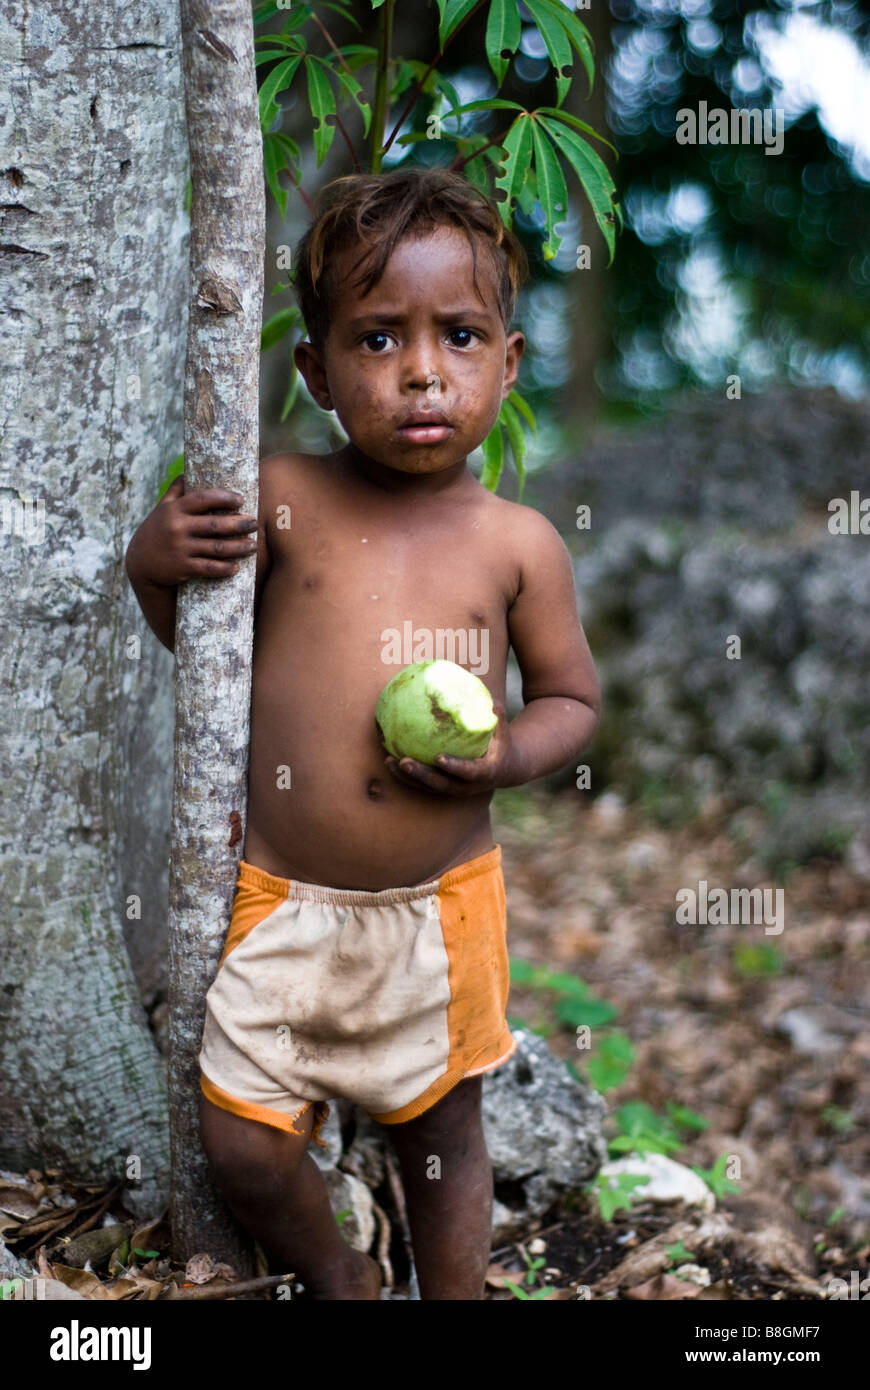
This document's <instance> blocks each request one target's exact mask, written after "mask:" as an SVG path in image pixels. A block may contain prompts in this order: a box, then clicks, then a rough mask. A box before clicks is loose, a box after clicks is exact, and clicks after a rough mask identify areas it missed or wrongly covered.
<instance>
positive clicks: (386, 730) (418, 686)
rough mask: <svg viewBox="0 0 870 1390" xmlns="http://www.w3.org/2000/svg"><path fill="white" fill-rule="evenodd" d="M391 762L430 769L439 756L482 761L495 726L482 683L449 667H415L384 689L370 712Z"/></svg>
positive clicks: (431, 664)
mask: <svg viewBox="0 0 870 1390" xmlns="http://www.w3.org/2000/svg"><path fill="white" fill-rule="evenodd" d="M375 719H376V720H377V723H378V727H379V728H380V730H381V736H382V738H383V741H384V746H385V747H386V749H387V752H388V753H392V755H393V757H394V758H416V759H417V761H418V762H421V763H428V764H429V765H430V766H432V765H433V764H434V763H435V761H436V759H437V758H438V756H439V754H441V753H449V754H451V755H452V756H453V757H455V758H482V757H483V755H484V753H485V752H486V750H487V748H488V747H489V744H490V740H491V738H492V735H493V730H494V729H495V726H496V724H497V723H498V715H497V714H496V712H495V710H494V708H493V703H492V696H491V695H490V693H489V691H488V690H487V688H486V686H485V685H484V683H483V681H482V680H479V679H478V677H477V676H475V675H472V673H471V672H470V671H466V670H465V668H464V667H463V666H457V665H456V663H455V662H454V661H443V660H440V659H439V660H436V661H415V662H414V663H413V664H412V665H410V666H405V667H404V668H403V669H402V670H401V671H399V672H398V674H397V675H395V676H393V679H392V680H391V681H388V683H387V684H386V685H385V686H384V688H383V690H382V691H381V693H380V695H379V696H378V703H377V705H376V707H375Z"/></svg>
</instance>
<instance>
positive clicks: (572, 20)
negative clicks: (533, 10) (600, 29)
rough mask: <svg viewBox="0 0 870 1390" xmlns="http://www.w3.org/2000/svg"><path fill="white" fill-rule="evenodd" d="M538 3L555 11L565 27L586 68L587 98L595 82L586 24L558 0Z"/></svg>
mask: <svg viewBox="0 0 870 1390" xmlns="http://www.w3.org/2000/svg"><path fill="white" fill-rule="evenodd" d="M539 3H543V4H545V5H548V6H549V7H550V8H551V9H553V10H554V11H555V14H556V18H557V19H558V21H559V23H560V24H561V25H563V27H564V28H565V30H566V32H567V34H568V38H569V39H570V41H571V43H572V45H573V46H574V48H575V49H576V50H577V52H578V53H579V55H580V61H581V63H582V64H583V66H584V68H585V69H586V76H587V77H588V78H589V91H588V92H587V94H586V96H587V100H588V98H589V97H591V95H592V87H593V84H594V82H595V63H594V61H593V56H592V55H593V52H594V44H593V42H592V35H591V34H590V32H589V30H588V29H587V28H586V25H585V24H582V23H581V21H580V20H579V19H578V18H577V16H576V14H574V13H573V11H572V10H569V9H568V7H567V5H561V4H559V0H539Z"/></svg>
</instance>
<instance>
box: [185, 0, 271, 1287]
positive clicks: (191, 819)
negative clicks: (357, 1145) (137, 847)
mask: <svg viewBox="0 0 870 1390" xmlns="http://www.w3.org/2000/svg"><path fill="white" fill-rule="evenodd" d="M181 16H182V35H183V49H184V79H185V98H186V104H187V129H188V139H189V145H190V167H191V178H192V181H193V206H192V212H191V245H190V306H189V324H188V340H187V369H186V373H185V399H184V442H185V489H186V490H187V491H192V490H195V489H197V488H202V487H210V486H215V485H222V486H225V487H232V488H233V489H234V490H235V491H236V492H239V493H241V494H242V496H243V497H244V507H243V510H244V511H245V512H248V513H251V514H253V515H255V516H256V514H257V493H258V488H257V479H258V430H257V416H258V399H257V393H258V375H259V338H260V326H261V315H262V300H263V254H264V238H265V195H264V184H263V154H262V140H261V135H260V124H259V115H258V109H257V84H256V75H255V69H254V48H253V40H254V35H253V26H252V19H251V5H250V0H182V4H181ZM254 572H255V560H254V557H253V556H252V557H251V558H250V559H248V560H245V561H243V562H242V564H241V567H240V570H239V573H238V574H237V575H236V576H235V577H234V578H233V579H231V580H224V581H222V582H220V583H215V582H214V581H211V582H209V581H189V582H188V583H186V584H184V585H182V586H181V588H180V590H179V599H178V614H177V620H176V643H175V658H176V704H175V713H176V720H175V782H174V793H173V809H172V854H171V865H170V915H169V943H170V983H169V1008H170V1048H169V1076H170V1132H171V1147H172V1201H171V1222H172V1236H173V1249H174V1253H175V1255H176V1258H179V1259H187V1258H189V1257H190V1255H192V1254H195V1253H196V1252H198V1251H208V1252H209V1253H210V1254H212V1255H214V1256H215V1257H217V1258H221V1259H224V1260H227V1261H228V1262H229V1263H231V1264H232V1265H233V1266H234V1267H235V1268H236V1269H237V1270H238V1272H239V1273H240V1274H244V1273H247V1272H248V1271H249V1270H250V1269H251V1266H252V1260H251V1244H250V1242H249V1241H248V1240H247V1238H246V1237H245V1236H244V1234H243V1233H242V1232H241V1230H240V1228H239V1227H238V1226H237V1225H236V1223H235V1222H234V1221H233V1219H232V1217H231V1215H230V1213H229V1211H228V1210H227V1208H226V1206H225V1204H224V1203H223V1201H222V1199H221V1198H220V1196H219V1194H218V1193H217V1191H216V1190H215V1189H214V1188H213V1187H212V1185H211V1183H210V1181H209V1176H208V1167H207V1164H206V1160H205V1155H204V1153H203V1151H202V1147H201V1144H200V1138H199V1064H198V1060H197V1059H198V1054H199V1049H200V1043H201V1039H202V1028H203V1021H204V1016H205V995H206V992H207V990H208V987H209V985H210V984H211V982H212V980H213V978H214V975H215V971H216V969H217V963H218V960H219V957H220V953H221V949H222V947H223V942H224V938H225V936H226V931H227V928H228V926H229V920H230V912H231V908H232V899H233V894H234V890H235V880H236V874H237V866H238V861H239V857H240V849H241V843H242V840H243V833H244V830H243V827H244V820H245V813H246V798H247V765H248V752H249V709H250V687H251V651H252V638H253V588H254Z"/></svg>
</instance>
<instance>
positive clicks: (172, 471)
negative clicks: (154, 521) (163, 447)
mask: <svg viewBox="0 0 870 1390" xmlns="http://www.w3.org/2000/svg"><path fill="white" fill-rule="evenodd" d="M183 472H184V454H176V455H175V458H174V459H173V460H172V462H171V463H170V465H169V467H168V468H167V470H166V473H165V474H164V477H163V481H162V483H161V484H160V486H159V488H158V489H157V501H158V502H159V501H160V499H161V497H162V496H163V494H164V492H166V491H167V489H168V488H170V487H171V486H172V484H173V483H174V482H175V479H176V478H179V477H180V476H181V474H182V473H183Z"/></svg>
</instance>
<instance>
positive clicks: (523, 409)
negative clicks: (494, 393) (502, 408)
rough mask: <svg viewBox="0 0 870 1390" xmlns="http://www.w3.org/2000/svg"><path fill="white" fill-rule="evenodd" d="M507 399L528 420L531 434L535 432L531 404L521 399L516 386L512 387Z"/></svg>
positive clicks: (536, 428) (536, 429) (535, 427)
mask: <svg viewBox="0 0 870 1390" xmlns="http://www.w3.org/2000/svg"><path fill="white" fill-rule="evenodd" d="M508 400H509V401H510V403H511V405H512V406H514V407H515V409H517V410H518V411H519V412H520V414H521V415H522V416H524V417H525V419H526V420H527V422H528V426H529V429H530V430H531V431H532V434H537V431H538V427H537V425H536V424H535V417H534V415H533V414H532V410H531V406H530V405H529V403H528V401H525V400H523V398H522V396H521V395H520V393H519V391H517V390H516V388H514V390H513V391H511V392H510V394H509V396H508Z"/></svg>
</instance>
